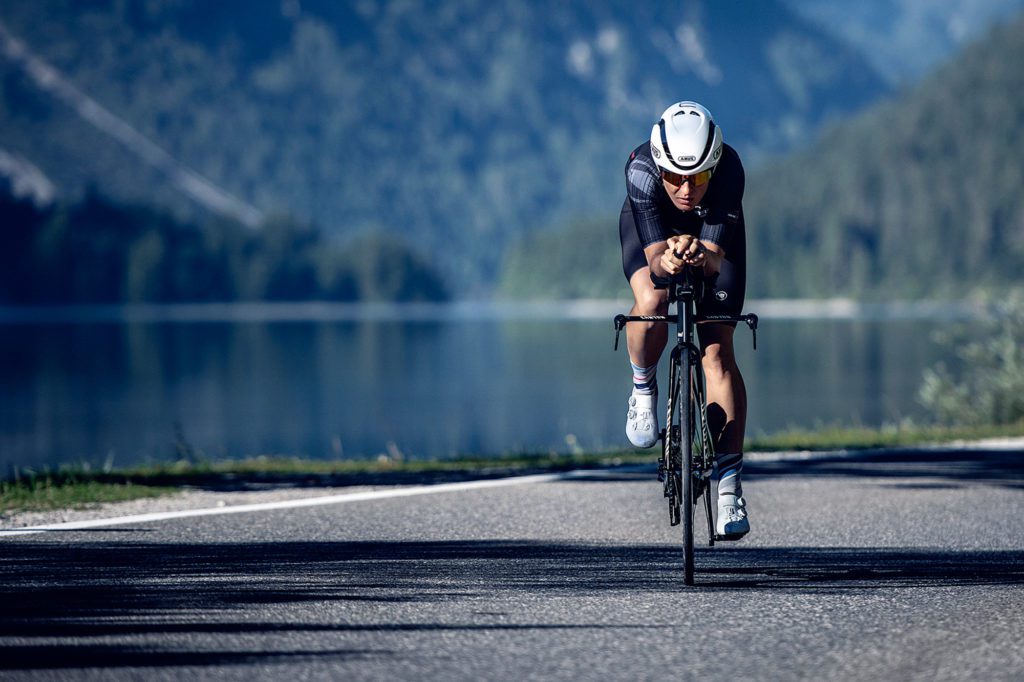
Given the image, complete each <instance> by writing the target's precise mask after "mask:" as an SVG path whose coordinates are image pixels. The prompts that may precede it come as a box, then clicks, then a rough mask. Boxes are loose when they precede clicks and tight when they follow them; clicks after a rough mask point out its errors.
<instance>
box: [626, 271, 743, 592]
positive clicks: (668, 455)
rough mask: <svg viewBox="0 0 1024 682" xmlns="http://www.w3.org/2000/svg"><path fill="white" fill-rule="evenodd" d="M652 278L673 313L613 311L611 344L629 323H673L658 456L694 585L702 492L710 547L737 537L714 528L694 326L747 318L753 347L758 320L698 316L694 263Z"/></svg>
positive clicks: (700, 286)
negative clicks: (671, 274) (695, 534)
mask: <svg viewBox="0 0 1024 682" xmlns="http://www.w3.org/2000/svg"><path fill="white" fill-rule="evenodd" d="M651 279H652V280H653V281H654V284H655V287H657V288H659V289H664V288H667V289H668V301H669V305H670V306H671V305H672V304H675V314H669V315H616V316H615V320H614V322H615V349H616V350H618V348H619V333H620V332H621V331H622V330H623V329H624V328H625V326H626V324H628V323H630V322H645V323H651V322H656V323H664V324H670V323H675V325H676V345H675V347H674V348H673V349H672V354H671V357H670V359H669V375H668V377H669V379H668V384H669V391H668V398H667V401H666V407H665V409H666V418H665V422H664V423H665V428H664V429H662V431H661V433H660V434H659V437H660V439H661V443H662V448H661V455H660V457H659V458H658V480H659V481H660V482H662V483H663V485H664V495H665V497H666V498H668V513H669V523H670V524H671V525H673V526H678V525H681V526H682V531H683V582H684V583H685V584H687V585H693V574H694V556H693V554H694V552H693V525H694V515H695V512H696V508H697V502H698V500H700V498H701V496H702V495H703V497H704V513H705V517H706V519H707V525H708V545H709V546H714V544H715V541H716V540H719V541H720V540H735V539H738V538H736V537H730V536H723V535H719V534H717V533H716V532H715V520H714V512H715V507H716V505H715V504H713V501H712V499H711V497H712V495H711V478H712V472H713V470H714V466H715V447H714V438H713V435H712V433H711V428H710V426H709V425H708V411H707V398H706V395H705V392H704V372H703V369H702V365H701V352H700V348H699V347H698V346H697V345H696V344H695V343H694V325H696V324H698V323H702V322H736V323H738V322H745V323H746V325H747V326H748V327H749V328H750V331H751V333H752V335H753V343H754V350H757V322H758V319H757V315H755V314H753V313H748V314H746V315H735V316H734V315H702V316H700V317H698V316H697V313H696V306H697V303H698V302H699V301H700V300H701V299H702V298H703V296H704V293H705V288H704V284H705V283H704V278H703V277H702V275H701V273H700V271H699V270H697V269H696V268H693V267H686V268H684V270H683V272H682V273H680V274H679V275H677V276H676V277H673V278H671V279H668V280H663V279H661V278H658V277H655V276H654V275H651ZM670 312H671V311H670Z"/></svg>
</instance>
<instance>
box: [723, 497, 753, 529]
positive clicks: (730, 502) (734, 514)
mask: <svg viewBox="0 0 1024 682" xmlns="http://www.w3.org/2000/svg"><path fill="white" fill-rule="evenodd" d="M715 532H716V533H718V535H719V536H720V537H722V538H724V539H727V540H739V539H740V538H741V537H743V536H744V535H746V534H747V533H749V532H750V521H748V520H747V502H746V500H744V499H743V498H742V497H737V496H736V495H729V494H726V495H719V496H718V521H717V523H715Z"/></svg>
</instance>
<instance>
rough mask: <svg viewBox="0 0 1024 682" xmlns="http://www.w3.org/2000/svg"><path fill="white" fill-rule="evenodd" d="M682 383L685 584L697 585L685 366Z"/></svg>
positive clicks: (689, 379) (690, 406)
mask: <svg viewBox="0 0 1024 682" xmlns="http://www.w3.org/2000/svg"><path fill="white" fill-rule="evenodd" d="M680 374H681V375H682V376H681V377H680V379H681V381H680V382H679V395H677V396H676V404H677V405H678V406H679V423H680V426H682V434H681V435H682V438H681V439H680V449H681V453H680V454H681V455H682V460H683V461H682V483H683V486H682V487H683V494H682V498H683V499H682V509H681V510H680V511H681V513H680V516H681V517H682V519H681V523H680V525H681V526H682V527H683V582H684V583H686V584H687V585H693V572H694V568H693V516H694V514H693V512H694V507H695V506H696V504H697V500H696V498H695V491H694V471H693V425H694V419H693V402H692V401H693V396H692V393H691V392H690V389H691V386H690V384H691V382H692V377H691V374H690V371H689V368H688V367H686V366H685V365H684V368H683V371H681V372H680Z"/></svg>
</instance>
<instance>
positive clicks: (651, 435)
mask: <svg viewBox="0 0 1024 682" xmlns="http://www.w3.org/2000/svg"><path fill="white" fill-rule="evenodd" d="M619 241H620V243H621V246H622V271H623V274H624V275H625V276H626V279H627V280H628V281H629V286H630V289H631V290H632V292H633V307H632V309H631V310H630V315H664V314H665V313H666V312H667V311H668V294H667V292H665V291H664V290H658V289H655V288H654V284H653V283H652V282H651V276H650V268H649V267H648V265H647V257H646V256H645V255H644V251H643V247H642V246H641V245H640V238H639V236H638V235H637V231H636V226H635V224H634V223H633V212H632V210H631V209H630V206H629V201H628V200H627V201H626V202H625V203H624V204H623V206H622V211H621V213H620V215H619ZM667 340H668V329H667V325H665V324H656V323H643V322H633V323H630V324H629V325H627V326H626V348H627V350H628V352H629V361H630V366H631V369H632V372H633V390H632V392H631V393H630V397H629V410H628V412H627V415H626V436H627V438H629V441H630V442H631V443H632V444H633V445H635V446H637V447H642V448H647V447H651V446H652V445H654V444H655V443H656V442H657V441H658V433H659V428H658V418H657V392H656V391H657V381H656V378H655V375H656V372H657V367H658V359H659V358H660V357H661V354H662V352H663V351H664V350H665V345H666V342H667Z"/></svg>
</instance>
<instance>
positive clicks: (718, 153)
mask: <svg viewBox="0 0 1024 682" xmlns="http://www.w3.org/2000/svg"><path fill="white" fill-rule="evenodd" d="M721 155H722V148H721V147H719V148H718V149H716V150H715V153H714V159H715V161H717V160H718V157H719V156H721Z"/></svg>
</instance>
